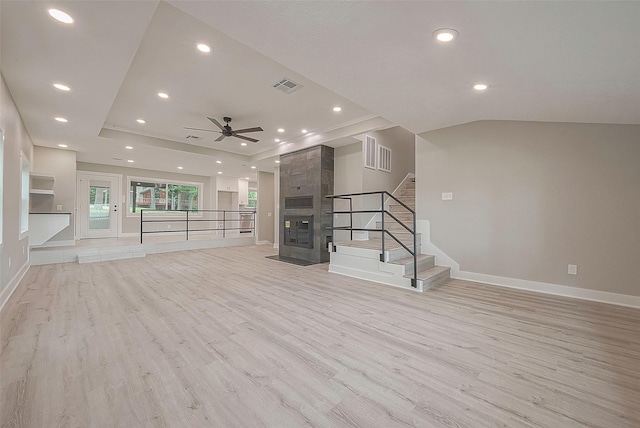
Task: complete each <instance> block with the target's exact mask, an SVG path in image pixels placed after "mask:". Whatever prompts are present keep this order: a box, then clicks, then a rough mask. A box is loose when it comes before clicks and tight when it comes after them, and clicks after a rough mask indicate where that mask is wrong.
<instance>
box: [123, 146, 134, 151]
mask: <svg viewBox="0 0 640 428" xmlns="http://www.w3.org/2000/svg"><path fill="white" fill-rule="evenodd" d="M124 148H125V149H127V150H133V146H124Z"/></svg>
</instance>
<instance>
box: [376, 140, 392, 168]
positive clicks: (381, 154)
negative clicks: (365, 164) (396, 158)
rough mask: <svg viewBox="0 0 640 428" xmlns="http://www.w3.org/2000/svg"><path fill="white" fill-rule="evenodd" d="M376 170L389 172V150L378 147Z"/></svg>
mask: <svg viewBox="0 0 640 428" xmlns="http://www.w3.org/2000/svg"><path fill="white" fill-rule="evenodd" d="M378 169H379V170H380V171H385V172H391V149H389V148H388V147H385V146H380V145H378Z"/></svg>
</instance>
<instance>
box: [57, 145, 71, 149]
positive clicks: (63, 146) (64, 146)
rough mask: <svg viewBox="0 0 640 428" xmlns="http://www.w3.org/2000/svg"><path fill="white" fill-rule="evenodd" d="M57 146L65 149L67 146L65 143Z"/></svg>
mask: <svg viewBox="0 0 640 428" xmlns="http://www.w3.org/2000/svg"><path fill="white" fill-rule="evenodd" d="M58 147H62V148H63V149H66V148H67V147H69V146H67V145H66V144H58Z"/></svg>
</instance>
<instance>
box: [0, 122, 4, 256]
mask: <svg viewBox="0 0 640 428" xmlns="http://www.w3.org/2000/svg"><path fill="white" fill-rule="evenodd" d="M3 200H4V129H2V128H0V245H2V243H3V242H4V240H3V236H4V203H3Z"/></svg>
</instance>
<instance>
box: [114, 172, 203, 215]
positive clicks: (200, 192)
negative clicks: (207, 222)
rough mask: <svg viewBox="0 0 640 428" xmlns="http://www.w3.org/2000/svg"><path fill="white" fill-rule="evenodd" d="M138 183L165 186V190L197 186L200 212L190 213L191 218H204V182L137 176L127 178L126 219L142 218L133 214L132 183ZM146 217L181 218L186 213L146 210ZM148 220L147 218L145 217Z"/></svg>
mask: <svg viewBox="0 0 640 428" xmlns="http://www.w3.org/2000/svg"><path fill="white" fill-rule="evenodd" d="M137 181H144V182H147V183H156V184H164V185H165V189H167V188H168V186H170V185H179V186H196V187H197V188H198V211H189V213H190V214H189V215H190V216H200V217H201V216H202V213H201V212H200V210H201V209H203V208H202V205H203V201H204V183H202V182H193V181H182V180H172V179H165V178H151V177H137V176H127V202H126V204H127V207H126V217H132V218H133V217H140V213H139V212H137V213H136V212H131V183H132V182H137ZM145 212H146V213H147V214H145V216H150V217H159V218H171V217H176V216H179V215H180V214H183V213H184V212H185V211H177V210H173V211H171V210H169V211H163V212H162V213H153V211H151V210H148V211H147V209H146V208H145ZM145 218H146V217H145Z"/></svg>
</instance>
